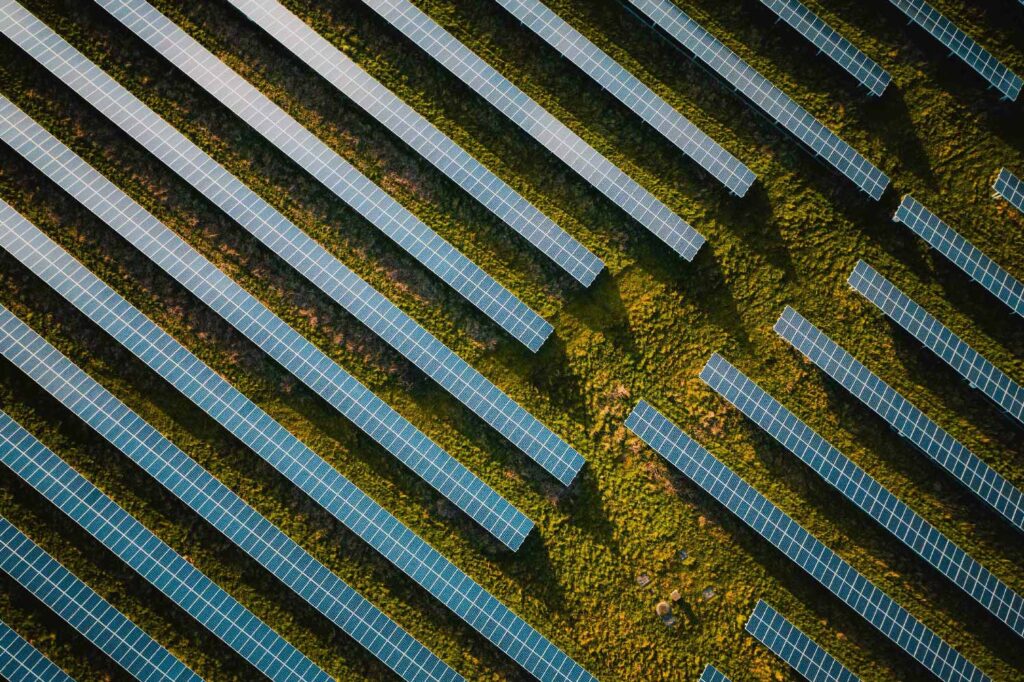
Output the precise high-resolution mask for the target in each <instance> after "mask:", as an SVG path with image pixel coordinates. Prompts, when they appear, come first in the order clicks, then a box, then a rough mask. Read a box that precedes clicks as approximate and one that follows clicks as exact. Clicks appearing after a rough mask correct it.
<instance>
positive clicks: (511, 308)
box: [97, 0, 552, 350]
mask: <svg viewBox="0 0 1024 682" xmlns="http://www.w3.org/2000/svg"><path fill="white" fill-rule="evenodd" d="M97 2H98V3H99V5H100V6H102V7H103V8H104V9H106V10H107V11H108V12H110V14H112V15H113V16H114V17H116V18H117V19H118V20H119V21H121V22H122V23H123V24H124V25H125V26H127V27H128V28H129V29H131V30H132V31H133V32H134V33H136V34H137V35H138V36H139V37H140V38H142V39H143V40H144V41H145V42H146V43H147V44H148V45H149V46H150V47H152V48H153V49H155V50H156V51H157V52H159V53H160V54H162V55H163V56H164V58H166V59H167V60H168V61H170V62H171V63H172V64H174V65H175V66H177V67H178V68H179V69H181V70H182V71H183V72H184V73H185V74H186V75H188V77H189V78H191V79H192V80H194V81H195V82H196V83H197V84H198V85H199V86H200V87H202V88H203V89H204V90H206V91H207V92H208V93H210V94H211V95H213V96H214V97H215V98H216V99H217V100H219V101H220V102H221V104H223V105H224V106H226V107H227V108H228V109H230V110H231V111H232V112H234V114H235V115H236V116H238V117H239V118H240V119H242V120H243V121H245V122H246V123H247V124H248V125H250V126H251V127H252V128H254V129H255V130H256V131H257V132H259V133H260V134H261V135H262V136H263V137H265V138H266V139H267V140H268V141H269V142H270V143H271V144H273V145H274V146H276V147H277V148H278V149H279V150H280V151H281V152H283V153H284V154H285V155H287V156H288V157H289V158H290V159H292V160H293V161H294V162H295V163H296V164H298V165H299V166H301V167H302V168H304V169H305V170H306V172H308V173H309V174H310V175H312V176H313V177H314V178H316V179H317V180H319V181H320V182H321V184H323V185H324V186H325V187H326V188H327V189H329V190H331V191H332V192H334V194H336V195H337V196H338V198H339V199H341V200H342V201H344V202H345V203H346V204H348V205H349V206H351V207H352V208H353V209H355V210H356V211H357V212H358V213H359V214H360V215H362V216H363V217H364V218H366V220H368V221H369V222H370V223H371V224H372V225H373V226H374V227H376V228H377V229H378V230H380V231H381V232H383V233H384V234H386V235H387V236H388V237H390V238H391V239H393V240H394V241H395V243H396V244H398V245H399V246H401V247H402V248H403V249H405V251H406V252H408V253H409V255H411V256H412V257H413V258H415V259H416V260H417V261H419V262H420V263H421V264H422V265H423V266H424V267H426V268H427V269H428V270H430V271H431V272H433V273H434V274H435V275H437V276H438V277H439V278H440V279H441V280H442V281H444V282H446V283H447V284H448V285H449V286H451V287H452V288H453V289H455V290H456V291H457V292H459V293H460V294H462V296H463V297H465V298H466V300H467V301H469V302H470V303H472V304H473V305H475V306H476V307H477V308H479V309H480V310H481V311H482V312H483V313H484V314H485V315H487V316H488V317H490V318H491V319H492V320H493V321H494V322H496V323H497V324H498V325H500V326H501V327H502V328H503V329H505V331H507V332H508V333H509V334H511V335H512V336H514V337H515V338H516V339H518V340H519V341H521V342H522V343H524V344H525V345H526V346H527V347H529V348H530V349H532V350H536V349H537V348H539V347H540V346H541V345H542V344H543V343H544V340H545V339H546V338H547V337H548V335H549V334H550V333H551V330H552V328H551V325H550V324H548V323H547V322H546V321H545V320H544V318H542V317H540V316H539V315H538V314H537V313H535V312H533V311H532V310H530V308H529V307H527V306H526V304H524V303H523V302H522V301H520V300H519V299H518V298H516V297H515V296H513V295H512V293H511V292H509V291H508V290H507V289H505V288H504V287H503V286H501V285H500V284H498V282H496V281H495V280H494V279H493V278H492V277H491V276H490V275H488V274H487V273H485V272H484V271H483V270H481V269H480V268H479V267H478V266H477V265H476V264H475V263H473V261H471V260H469V259H468V258H466V256H465V255H463V254H462V253H460V252H459V251H458V249H456V248H455V247H454V246H452V245H451V244H449V243H448V242H447V241H445V240H444V239H442V238H441V237H440V236H439V235H438V234H437V233H436V232H434V231H433V230H431V229H430V228H429V227H427V226H426V225H425V224H424V223H423V222H422V221H420V220H419V219H418V218H417V217H416V216H414V215H413V214H412V213H410V212H409V211H408V210H406V209H405V208H404V207H403V206H402V205H401V204H399V203H398V202H397V201H395V200H394V199H392V198H391V197H390V196H389V195H388V194H387V193H386V192H385V191H384V190H382V189H381V188H380V187H378V186H377V185H375V184H374V183H373V182H372V181H370V180H369V179H368V178H367V177H366V176H365V175H363V174H362V173H360V172H359V171H358V170H357V169H356V168H355V167H354V166H352V165H351V164H350V163H348V162H347V161H345V159H343V158H342V157H341V156H340V155H338V154H337V153H336V152H335V151H334V150H333V149H331V148H330V147H328V146H327V145H326V144H324V143H323V142H322V141H321V140H320V139H319V138H317V137H316V136H315V135H314V134H313V133H311V132H310V131H309V130H307V129H306V128H304V127H303V126H302V125H301V124H300V123H299V122H298V121H296V120H295V119H294V118H292V117H291V116H289V115H288V114H287V113H285V111H284V110H283V109H281V108H280V107H278V106H277V105H276V104H274V103H273V102H272V101H271V100H270V98H268V97H267V96H265V95H264V94H263V93H261V92H260V91H259V90H257V89H256V88H255V87H253V86H252V85H250V84H249V82H248V81H246V80H245V79H244V78H242V77H241V76H239V75H238V74H237V73H235V72H234V71H232V70H231V69H230V68H228V66H227V65H226V64H224V62H222V61H221V60H219V59H218V58H217V57H215V56H214V55H213V54H212V53H211V52H210V51H209V50H207V49H206V48H204V47H203V46H202V45H200V44H199V43H198V42H196V41H195V40H194V39H192V38H191V37H190V36H189V35H188V34H187V33H185V32H184V31H182V30H181V29H180V28H179V27H178V26H177V25H175V24H174V23H173V22H172V21H171V20H169V19H168V18H167V17H165V16H164V15H163V14H160V12H158V11H157V10H155V9H154V8H153V7H152V6H151V5H149V4H148V3H146V2H145V0H97Z"/></svg>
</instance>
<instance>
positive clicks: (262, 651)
mask: <svg viewBox="0 0 1024 682" xmlns="http://www.w3.org/2000/svg"><path fill="white" fill-rule="evenodd" d="M5 206H6V204H5ZM0 463H3V464H4V465H6V466H7V468H8V469H10V470H11V471H13V472H14V473H15V474H16V475H17V476H18V477H19V478H21V479H22V480H24V481H25V482H26V483H27V484H28V485H30V486H31V487H32V488H34V489H35V490H36V491H37V492H39V494H41V495H42V496H43V497H45V498H46V499H48V500H49V501H50V502H51V503H52V504H53V505H54V506H56V507H57V508H58V509H60V510H61V511H62V512H64V513H65V514H66V515H67V516H68V517H69V518H70V519H71V520H72V521H74V522H75V523H76V524H78V525H79V526H81V527H82V528H83V529H84V530H85V531H86V532H87V533H89V534H90V535H91V536H93V537H94V538H95V539H96V540H97V541H99V542H100V544H102V545H103V546H104V547H106V548H107V549H108V550H110V551H111V552H112V553H113V554H115V555H117V557H118V558H120V559H121V560H122V561H124V562H125V563H126V564H127V565H128V566H130V567H131V568H132V570H134V571H135V572H136V573H138V574H139V575H140V576H142V577H143V578H144V579H145V580H146V581H147V582H148V583H150V584H151V585H152V586H153V587H155V588H156V589H157V590H159V591H160V592H161V593H162V594H163V595H164V596H165V597H167V598H168V599H169V600H171V601H173V602H174V603H176V604H177V605H178V606H179V607H181V609H182V610H183V611H185V612H186V613H188V614H189V615H190V616H192V617H193V618H194V619H195V620H196V621H198V622H199V623H200V624H201V625H203V626H204V627H205V628H206V629H207V630H209V631H210V632H211V633H213V634H214V635H215V636H216V637H218V638H219V639H221V640H222V641H223V642H224V643H225V644H227V645H228V646H230V647H231V648H232V649H234V650H235V652H237V653H238V655H239V656H241V657H242V658H243V659H245V660H246V661H248V662H249V663H250V664H252V666H253V667H254V668H256V669H257V670H259V671H260V672H261V673H263V674H264V675H266V676H267V678H269V679H271V680H281V681H285V680H293V681H294V682H308V681H311V680H320V681H322V682H328V681H329V680H331V679H333V678H332V677H331V676H330V675H328V674H327V673H326V672H324V671H323V670H322V669H320V668H319V667H318V666H317V665H316V664H315V663H313V662H312V661H311V660H309V659H308V658H306V657H305V656H304V655H303V654H302V653H301V652H299V651H298V650H297V649H296V648H295V647H293V646H292V645H291V644H289V643H288V642H287V641H285V640H284V639H283V638H282V637H281V636H280V635H279V634H278V633H276V632H274V630H272V629H271V628H270V627H269V626H268V625H267V624H266V623H264V622H263V621H261V620H260V619H259V618H257V617H256V616H255V615H253V614H252V613H251V612H250V611H249V610H248V609H246V608H245V607H244V606H242V605H241V604H239V603H238V602H237V601H235V599H234V597H232V596H231V595H230V594H228V593H227V592H225V591H224V590H222V589H221V588H220V587H218V586H217V585H216V584H215V583H214V582H213V581H212V580H210V579H209V578H208V577H206V575H205V574H204V573H202V572H201V571H200V570H199V569H197V568H196V567H194V566H193V565H192V564H190V563H189V562H188V561H186V560H185V559H184V558H183V557H182V556H181V555H180V554H178V553H177V552H175V551H174V550H173V549H171V548H170V547H169V546H167V545H166V544H165V543H164V542H163V541H162V540H160V539H159V538H158V537H157V536H156V535H154V534H153V533H152V532H150V531H149V529H147V528H146V527H145V526H143V525H142V524H141V523H139V522H138V521H137V520H136V519H135V518H134V517H133V516H132V515H131V514H129V513H128V512H126V511H125V510H124V509H122V508H121V507H120V506H118V505H117V503H116V502H114V501H113V500H112V499H110V498H109V497H107V496H106V495H104V494H103V493H102V492H101V491H100V490H99V489H98V488H96V486H94V485H93V484H92V483H90V482H89V481H87V480H86V479H85V478H84V477H83V476H81V475H80V474H79V473H78V472H77V471H75V470H74V469H72V468H71V466H69V465H68V463H67V462H65V461H64V460H63V459H61V458H60V457H58V456H57V455H56V454H54V453H53V451H51V450H50V449H48V448H47V447H46V446H45V445H43V444H42V443H40V442H39V441H38V440H36V438H35V437H34V436H32V434H30V433H29V432H28V431H26V430H25V429H24V428H22V427H21V426H20V425H19V424H18V423H17V422H15V421H14V420H13V419H11V417H10V416H9V415H7V414H6V413H5V412H3V411H0Z"/></svg>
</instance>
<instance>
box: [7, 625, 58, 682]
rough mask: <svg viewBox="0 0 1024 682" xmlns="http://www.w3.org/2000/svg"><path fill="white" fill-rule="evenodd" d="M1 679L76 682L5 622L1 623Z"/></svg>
mask: <svg viewBox="0 0 1024 682" xmlns="http://www.w3.org/2000/svg"><path fill="white" fill-rule="evenodd" d="M0 678H4V679H7V680H22V681H23V682H74V680H72V679H71V677H70V676H69V675H68V674H67V673H65V672H64V671H63V670H61V669H60V668H58V667H57V666H56V665H54V664H53V662H52V661H50V659H48V658H47V657H46V656H43V655H42V654H41V653H39V650H38V649H36V648H35V647H34V646H32V645H31V644H29V643H28V642H26V641H25V640H24V639H22V638H21V636H20V635H18V633H17V632H15V631H14V630H12V629H11V628H9V627H8V626H7V624H6V623H4V622H3V621H0Z"/></svg>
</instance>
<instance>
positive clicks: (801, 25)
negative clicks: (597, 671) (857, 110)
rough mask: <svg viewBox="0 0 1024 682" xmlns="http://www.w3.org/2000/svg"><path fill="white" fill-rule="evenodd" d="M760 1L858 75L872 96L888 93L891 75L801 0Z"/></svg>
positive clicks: (847, 69)
mask: <svg viewBox="0 0 1024 682" xmlns="http://www.w3.org/2000/svg"><path fill="white" fill-rule="evenodd" d="M761 4H762V5H764V6H765V7H767V8H768V9H770V10H771V11H772V12H773V13H774V14H775V16H777V17H778V18H779V19H781V20H782V21H784V22H786V23H787V24H789V25H790V26H792V27H793V28H794V29H796V31H797V32H798V33H799V34H800V35H802V36H803V37H804V38H806V39H807V40H808V41H810V43H811V44H812V45H814V46H815V47H816V48H818V50H819V51H821V52H822V53H823V54H824V55H825V56H827V57H828V58H829V59H831V60H832V61H834V62H835V63H836V64H838V65H839V66H840V67H841V68H842V69H843V70H844V71H846V72H847V73H849V74H850V75H851V76H853V77H854V78H856V79H857V80H858V81H859V82H860V84H861V85H863V86H864V87H865V88H867V89H868V91H869V92H870V93H871V94H872V95H875V96H876V97H877V96H880V95H881V94H882V93H883V92H885V88H886V87H887V86H888V85H889V83H890V82H891V81H892V76H890V75H889V74H888V73H887V72H886V71H885V69H883V68H882V67H881V66H879V65H878V64H877V63H875V61H874V60H872V59H871V58H870V57H868V56H867V55H866V54H864V53H863V52H861V51H860V50H858V49H857V47H856V46H855V45H854V44H853V43H851V42H850V41H849V40H847V39H846V38H844V37H843V36H842V35H840V33H839V32H838V31H836V30H835V29H834V28H832V27H831V26H829V25H828V24H826V23H825V22H824V21H823V20H822V19H821V17H819V16H818V15H817V14H815V13H814V12H812V11H811V10H809V9H808V8H807V6H806V5H804V4H803V3H802V2H800V0H761Z"/></svg>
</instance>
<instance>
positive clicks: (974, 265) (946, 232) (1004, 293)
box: [892, 194, 1024, 315]
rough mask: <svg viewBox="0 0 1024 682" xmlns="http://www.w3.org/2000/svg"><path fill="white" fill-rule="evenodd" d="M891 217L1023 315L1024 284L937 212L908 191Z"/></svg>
mask: <svg viewBox="0 0 1024 682" xmlns="http://www.w3.org/2000/svg"><path fill="white" fill-rule="evenodd" d="M892 219H893V220H894V221H895V222H897V223H903V224H904V225H906V226H907V227H909V228H910V229H911V230H912V231H913V232H914V234H916V235H917V236H919V237H921V239H924V240H925V241H926V242H928V245H929V246H931V247H932V248H933V249H935V250H936V251H938V252H939V253H941V254H942V255H943V256H945V257H946V258H948V259H949V260H950V261H951V262H952V263H953V264H954V265H956V266H957V267H958V268H960V269H961V270H963V271H964V272H965V273H966V274H967V276H968V277H970V278H971V279H973V280H974V281H975V282H977V283H978V284H980V285H981V286H983V287H985V288H986V289H988V290H989V292H990V293H991V294H992V295H993V296H995V297H996V298H998V299H999V300H1000V301H1002V302H1003V303H1005V304H1006V305H1007V306H1009V307H1010V309H1011V310H1012V311H1014V312H1015V313H1017V314H1018V315H1024V284H1021V283H1020V282H1019V281H1017V280H1016V279H1015V278H1014V277H1013V275H1011V274H1010V273H1008V272H1007V271H1006V270H1004V269H1003V268H1002V267H1000V266H999V264H998V263H996V262H995V261H994V260H992V259H991V258H989V257H988V256H986V255H985V254H984V253H982V252H981V250H980V249H978V248H977V247H976V246H974V244H971V243H970V242H969V241H967V240H966V239H964V238H963V237H961V236H960V235H959V234H958V233H957V232H956V231H955V230H954V229H953V228H951V227H950V226H949V225H947V224H946V223H944V222H942V220H940V219H939V217H938V216H937V215H935V214H934V213H932V212H931V211H929V210H928V209H927V208H925V207H924V206H922V205H921V204H920V203H918V201H917V200H916V199H914V197H912V196H910V195H909V194H908V195H906V196H905V197H903V201H902V202H900V205H899V207H898V208H897V209H896V213H895V214H894V215H893V217H892Z"/></svg>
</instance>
